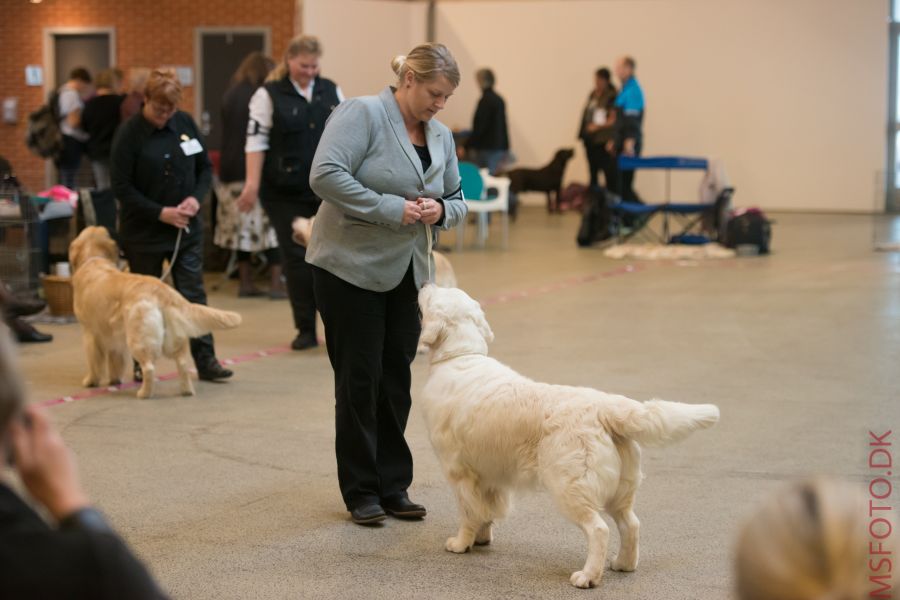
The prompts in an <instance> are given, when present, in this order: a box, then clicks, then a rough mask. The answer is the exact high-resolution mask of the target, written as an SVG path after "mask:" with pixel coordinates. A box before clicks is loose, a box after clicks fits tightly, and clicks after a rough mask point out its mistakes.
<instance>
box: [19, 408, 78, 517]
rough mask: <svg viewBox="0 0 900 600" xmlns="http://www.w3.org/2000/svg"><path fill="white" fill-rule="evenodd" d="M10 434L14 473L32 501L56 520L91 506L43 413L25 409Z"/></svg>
mask: <svg viewBox="0 0 900 600" xmlns="http://www.w3.org/2000/svg"><path fill="white" fill-rule="evenodd" d="M10 432H11V434H12V444H13V458H14V462H15V467H16V470H17V471H18V472H19V475H20V476H21V478H22V483H24V484H25V487H26V488H28V492H29V493H30V494H31V495H32V496H33V497H34V499H35V500H37V501H38V502H40V503H41V504H43V505H44V506H46V507H47V510H49V511H50V513H51V514H52V515H53V516H54V517H55V518H56V519H57V520H62V519H64V518H65V517H67V516H69V515H70V514H72V513H74V512H75V511H78V510H81V509H82V508H87V507H88V506H89V505H90V503H89V502H88V499H87V495H86V494H85V493H84V490H82V489H81V483H80V482H79V481H78V470H77V468H76V467H75V458H74V457H73V456H72V452H71V451H70V450H69V449H68V448H67V447H66V445H65V444H64V443H63V440H62V437H60V435H59V433H58V432H57V431H56V430H55V429H54V428H53V426H52V425H50V420H49V419H48V418H47V413H46V412H45V411H44V410H43V409H41V408H38V407H36V406H33V405H32V406H29V407H27V408H26V409H25V418H24V419H20V420H16V421H15V422H14V423H13V424H12V427H11V428H10Z"/></svg>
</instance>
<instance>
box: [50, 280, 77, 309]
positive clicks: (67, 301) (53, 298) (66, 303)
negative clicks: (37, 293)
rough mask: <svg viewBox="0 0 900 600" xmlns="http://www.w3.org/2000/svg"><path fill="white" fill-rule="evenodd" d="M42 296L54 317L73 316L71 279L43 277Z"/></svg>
mask: <svg viewBox="0 0 900 600" xmlns="http://www.w3.org/2000/svg"><path fill="white" fill-rule="evenodd" d="M43 279H44V296H45V297H46V298H47V306H49V307H50V314H51V315H54V316H56V317H70V316H72V315H74V314H75V311H74V309H73V308H72V299H73V294H72V278H71V277H61V276H60V275H44V278H43Z"/></svg>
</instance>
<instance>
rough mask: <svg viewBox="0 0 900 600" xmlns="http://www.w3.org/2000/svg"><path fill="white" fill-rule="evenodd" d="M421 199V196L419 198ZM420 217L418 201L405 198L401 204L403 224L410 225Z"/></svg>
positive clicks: (420, 211) (420, 209)
mask: <svg viewBox="0 0 900 600" xmlns="http://www.w3.org/2000/svg"><path fill="white" fill-rule="evenodd" d="M419 200H421V198H419ZM421 219H422V208H421V206H419V201H418V200H416V201H415V202H413V201H411V200H407V201H406V203H405V204H404V205H403V221H402V223H403V224H404V225H412V224H413V223H416V222H418V221H420V220H421Z"/></svg>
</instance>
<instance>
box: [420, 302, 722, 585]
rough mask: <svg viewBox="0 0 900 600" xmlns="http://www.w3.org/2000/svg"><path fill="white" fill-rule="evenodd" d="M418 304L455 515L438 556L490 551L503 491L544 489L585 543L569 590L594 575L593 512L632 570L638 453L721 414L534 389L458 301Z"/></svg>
mask: <svg viewBox="0 0 900 600" xmlns="http://www.w3.org/2000/svg"><path fill="white" fill-rule="evenodd" d="M419 305H420V307H421V310H422V338H421V340H422V341H423V342H424V343H425V344H426V345H427V346H428V347H429V349H430V354H429V358H430V362H431V367H430V375H429V378H428V382H427V383H426V384H425V389H424V391H423V397H424V403H423V410H424V414H425V420H426V423H427V425H428V430H429V434H430V437H431V443H432V445H433V446H434V449H435V451H436V452H437V455H438V457H439V459H440V461H441V464H442V466H443V469H444V473H445V475H446V477H447V479H448V480H449V482H450V484H451V485H452V486H453V488H454V491H455V492H456V498H457V501H458V503H459V510H460V518H461V523H460V526H459V532H458V533H457V534H456V536H454V537H451V538H450V539H448V540H447V544H446V548H447V550H449V551H450V552H456V553H463V552H466V551H468V550H469V548H471V547H472V545H473V544H474V545H480V544H489V543H490V542H491V539H492V525H493V522H494V521H495V520H496V519H499V518H502V517H503V516H505V515H506V513H507V510H508V508H509V497H510V493H511V492H512V491H513V490H514V489H516V488H523V487H533V486H541V487H543V488H545V489H546V490H548V491H549V492H550V494H551V495H552V496H553V498H554V500H555V501H556V504H557V505H558V507H559V509H560V510H561V511H562V513H563V515H565V516H566V517H567V518H569V519H571V520H572V521H573V522H575V524H577V525H578V526H579V527H580V528H581V529H582V531H584V533H585V535H586V536H587V541H588V556H587V561H586V562H585V564H584V567H583V568H582V569H581V570H580V571H576V572H574V573H572V576H571V578H570V581H571V583H572V585H575V586H577V587H580V588H587V587H591V586H594V585H596V584H597V583H599V582H600V578H601V576H602V575H603V568H604V564H605V561H606V549H607V544H608V540H609V527H608V526H607V525H606V522H605V521H604V520H603V518H602V517H601V514H600V513H601V511H606V512H607V513H608V514H609V515H610V516H612V518H613V519H614V520H615V522H616V525H617V527H618V530H619V535H620V538H621V547H620V550H619V553H618V556H616V557H615V558H613V559H612V563H611V568H612V569H614V570H617V571H633V570H634V569H635V567H637V564H638V527H639V521H638V518H637V516H635V514H634V495H635V492H636V490H637V488H638V485H639V484H640V481H641V478H642V475H641V448H640V446H639V444H644V445H662V444H666V443H669V442H674V441H677V440H680V439H682V438H684V437H686V436H687V435H688V434H690V433H691V432H692V431H694V430H696V429H702V428H706V427H710V426H712V425H713V424H715V423H716V422H717V421H718V420H719V409H718V408H717V407H716V406H714V405H711V404H698V405H690V404H680V403H676V402H665V401H663V400H651V401H649V402H637V401H635V400H631V399H629V398H626V397H624V396H617V395H613V394H607V393H604V392H600V391H597V390H593V389H589V388H578V387H569V386H562V385H550V384H546V383H538V382H535V381H532V380H530V379H528V378H526V377H523V376H522V375H520V374H518V373H516V372H515V371H513V370H512V369H510V368H509V367H507V366H505V365H503V364H502V363H500V362H498V361H496V360H494V359H492V358H489V357H488V356H487V351H488V342H491V341H493V339H494V335H493V333H492V332H491V328H490V326H489V325H488V323H487V321H486V320H485V318H484V313H483V312H482V310H481V307H480V306H479V304H478V303H477V302H476V301H475V300H473V299H472V298H470V297H469V296H467V295H466V294H465V292H463V291H461V290H458V289H445V288H440V287H436V286H425V287H424V288H422V290H421V292H420V294H419Z"/></svg>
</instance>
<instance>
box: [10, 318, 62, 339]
mask: <svg viewBox="0 0 900 600" xmlns="http://www.w3.org/2000/svg"><path fill="white" fill-rule="evenodd" d="M9 326H10V329H12V330H13V332H14V333H15V334H16V339H17V340H19V341H20V342H22V343H23V344H28V343H33V342H50V341H53V336H52V335H50V334H49V333H41V332H40V331H38V330H37V329H35V328H34V327H32V326H31V324H30V323H26V322H25V321H23V320H22V319H13V320H12V321H10V323H9Z"/></svg>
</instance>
